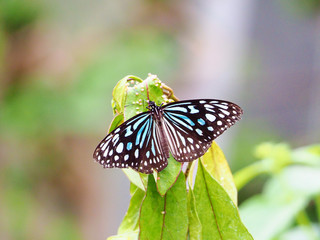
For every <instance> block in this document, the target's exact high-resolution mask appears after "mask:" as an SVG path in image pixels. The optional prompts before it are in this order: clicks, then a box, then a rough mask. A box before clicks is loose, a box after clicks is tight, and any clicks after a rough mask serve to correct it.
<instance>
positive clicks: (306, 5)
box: [280, 0, 320, 16]
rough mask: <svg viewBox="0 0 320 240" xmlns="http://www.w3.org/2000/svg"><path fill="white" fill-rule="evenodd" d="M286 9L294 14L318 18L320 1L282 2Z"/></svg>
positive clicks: (296, 0)
mask: <svg viewBox="0 0 320 240" xmlns="http://www.w3.org/2000/svg"><path fill="white" fill-rule="evenodd" d="M280 1H281V2H282V4H283V5H284V7H285V8H286V9H288V10H290V11H291V12H293V13H298V14H303V15H304V16H317V15H319V13H320V0H304V1H300V0H280Z"/></svg>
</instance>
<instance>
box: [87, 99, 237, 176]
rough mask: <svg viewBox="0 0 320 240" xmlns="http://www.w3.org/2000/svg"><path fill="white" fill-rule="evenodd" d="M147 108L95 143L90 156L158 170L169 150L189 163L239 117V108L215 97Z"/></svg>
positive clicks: (115, 164) (107, 162)
mask: <svg viewBox="0 0 320 240" xmlns="http://www.w3.org/2000/svg"><path fill="white" fill-rule="evenodd" d="M147 108H148V111H146V112H142V113H140V114H138V115H136V116H134V117H132V118H130V119H129V120H127V121H125V122H124V123H122V124H121V125H120V126H119V127H117V128H116V129H114V130H113V131H112V132H110V133H109V134H108V135H107V136H106V137H105V138H104V139H103V140H102V141H101V142H100V143H99V145H98V146H97V148H96V149H95V151H94V153H93V158H94V159H95V160H96V161H97V162H99V163H100V164H101V165H103V167H105V168H114V167H116V168H128V167H130V168H133V169H134V170H136V171H139V172H141V173H146V174H150V173H152V172H153V171H154V170H156V171H157V172H160V171H161V170H163V169H164V168H165V167H166V166H167V165H168V158H169V156H170V155H169V153H170V152H171V154H172V156H173V157H174V159H175V160H176V161H178V162H190V161H193V160H195V159H197V158H199V157H201V156H202V155H204V154H205V153H206V151H207V150H208V149H209V148H210V146H211V143H212V141H213V140H214V139H215V138H216V137H218V136H219V135H221V134H222V133H223V132H224V131H225V130H226V129H227V128H229V127H230V126H232V125H233V124H234V123H235V122H236V121H238V120H240V117H241V115H242V113H243V111H242V109H241V108H240V107H239V106H238V105H236V104H234V103H232V102H228V101H223V100H216V99H196V100H185V101H178V102H173V103H169V104H166V105H163V104H161V105H160V106H158V105H157V104H155V102H153V101H148V107H147Z"/></svg>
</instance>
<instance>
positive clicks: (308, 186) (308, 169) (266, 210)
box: [234, 143, 320, 240]
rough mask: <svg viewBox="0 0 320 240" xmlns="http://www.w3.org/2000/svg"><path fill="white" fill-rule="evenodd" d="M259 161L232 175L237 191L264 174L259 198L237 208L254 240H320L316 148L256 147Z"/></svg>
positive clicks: (318, 152)
mask: <svg viewBox="0 0 320 240" xmlns="http://www.w3.org/2000/svg"><path fill="white" fill-rule="evenodd" d="M255 156H256V158H258V159H260V160H259V161H257V162H255V163H253V164H251V165H249V166H247V167H245V168H243V169H241V170H239V171H238V172H237V173H236V174H235V175H234V177H235V182H236V184H237V186H238V189H241V188H242V187H243V186H244V185H245V184H247V183H248V182H249V181H252V180H253V179H254V178H255V177H256V176H257V175H260V174H267V175H268V179H267V181H266V183H265V185H264V187H263V190H262V193H261V194H256V195H255V196H253V197H251V198H249V199H247V200H246V201H245V202H243V204H242V205H241V206H240V213H241V217H242V219H243V221H244V223H245V224H246V226H247V227H248V229H249V231H250V232H251V233H252V235H253V237H254V238H255V239H257V240H270V239H278V240H284V239H288V236H293V233H297V232H299V233H297V235H296V236H295V237H292V238H290V239H299V240H300V239H319V238H320V231H319V230H320V229H319V221H320V214H319V213H320V211H319V209H320V145H312V146H307V147H303V148H298V149H291V148H290V147H289V146H288V145H287V144H272V143H264V144H261V145H259V146H257V147H256V151H255Z"/></svg>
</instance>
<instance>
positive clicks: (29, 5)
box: [0, 0, 42, 33]
mask: <svg viewBox="0 0 320 240" xmlns="http://www.w3.org/2000/svg"><path fill="white" fill-rule="evenodd" d="M40 3H41V2H39V1H38V0H32V1H30V0H28V1H27V0H0V9H1V11H0V22H1V25H2V26H3V28H4V30H5V31H6V32H8V33H13V32H16V31H18V30H20V29H22V28H24V27H26V26H28V25H30V24H32V23H34V22H35V21H36V20H37V19H38V17H39V16H40V15H41V12H42V7H41V4H40Z"/></svg>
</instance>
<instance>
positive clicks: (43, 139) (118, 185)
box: [0, 0, 320, 240]
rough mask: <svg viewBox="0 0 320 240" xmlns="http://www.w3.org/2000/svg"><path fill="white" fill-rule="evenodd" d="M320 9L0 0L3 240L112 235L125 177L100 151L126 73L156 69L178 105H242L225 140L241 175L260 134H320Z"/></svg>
mask: <svg viewBox="0 0 320 240" xmlns="http://www.w3.org/2000/svg"><path fill="white" fill-rule="evenodd" d="M319 5H320V3H319V1H318V0H308V1H303V2H302V1H297V0H295V1H289V0H271V1H270V0H263V1H254V0H246V1H241V2H235V1H223V2H221V1H212V0H200V1H196V2H191V1H179V0H174V1H168V0H133V1H128V0H125V1H98V0H93V1H75V0H65V1H61V0H57V1H48V0H0V239H10V240H11V239H49V240H51V239H105V238H106V237H107V236H109V235H111V234H115V233H116V230H117V227H118V226H119V224H120V222H121V219H122V217H123V216H124V213H125V211H126V209H127V207H128V203H129V199H130V196H129V181H128V180H127V179H126V178H125V176H124V174H122V172H121V171H120V170H117V169H111V170H105V169H103V168H101V167H100V166H99V165H98V164H96V163H94V162H93V160H92V153H93V151H94V149H95V147H96V145H97V144H98V142H99V141H100V140H101V139H102V138H103V137H104V136H105V134H106V133H107V130H108V126H109V123H110V122H111V119H112V111H111V97H112V96H111V93H112V89H113V87H114V86H115V84H116V83H117V81H118V80H120V79H121V78H123V77H125V76H126V75H129V74H130V75H136V76H139V77H140V78H143V79H144V78H146V77H147V74H148V73H153V74H157V75H158V77H159V78H160V79H161V80H162V81H163V82H164V83H166V84H167V85H169V86H170V87H172V88H173V90H174V91H175V93H176V95H177V97H179V98H180V99H191V98H221V99H226V100H230V101H234V102H236V103H238V104H239V105H240V106H241V107H243V109H244V111H245V113H244V117H243V119H242V121H241V122H240V123H239V124H237V125H236V126H235V127H234V128H232V129H231V130H229V131H227V132H226V133H225V134H224V135H223V136H221V137H220V138H219V139H218V141H217V142H218V143H219V144H220V145H221V147H222V149H223V150H224V152H225V154H226V156H227V159H228V160H229V163H230V165H231V168H232V170H233V172H235V171H237V170H238V169H241V168H243V167H244V166H246V165H248V164H250V163H252V162H253V161H255V158H254V156H253V149H254V147H255V146H256V145H258V144H259V143H261V142H263V141H276V142H288V143H289V144H290V145H292V146H294V147H297V146H303V145H308V144H311V143H314V142H319V134H320V128H319V127H318V120H319V119H320V107H319V105H320V97H319V96H320V94H319V93H320V81H319V78H320V17H319ZM264 181H265V177H259V178H258V179H255V180H254V181H253V182H251V183H250V184H249V185H247V186H246V187H245V188H243V189H242V190H241V191H240V193H239V199H240V202H242V201H243V200H245V199H247V198H249V197H250V196H252V195H254V194H256V193H259V192H260V191H261V188H262V186H263V183H264ZM249 230H250V229H249Z"/></svg>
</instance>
